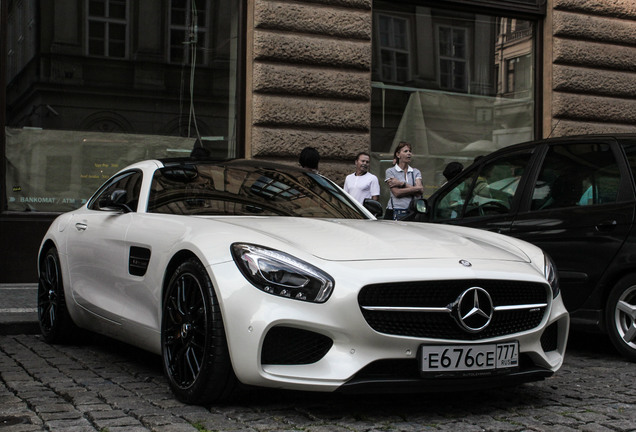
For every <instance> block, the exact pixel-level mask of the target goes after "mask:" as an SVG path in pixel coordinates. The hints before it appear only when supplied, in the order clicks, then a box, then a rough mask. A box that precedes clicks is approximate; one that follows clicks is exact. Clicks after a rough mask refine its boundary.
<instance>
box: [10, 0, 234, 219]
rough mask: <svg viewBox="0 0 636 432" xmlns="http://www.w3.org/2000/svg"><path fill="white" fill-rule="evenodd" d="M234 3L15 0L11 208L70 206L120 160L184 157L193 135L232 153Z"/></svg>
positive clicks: (221, 154)
mask: <svg viewBox="0 0 636 432" xmlns="http://www.w3.org/2000/svg"><path fill="white" fill-rule="evenodd" d="M239 7H240V2H236V1H234V0H169V1H165V2H148V1H145V2H136V1H131V0H71V1H64V2H51V1H43V2H36V1H17V2H11V4H10V5H9V7H8V16H7V36H8V37H7V58H6V61H7V82H6V83H3V85H6V96H7V97H6V101H3V103H6V112H7V129H6V131H4V132H5V134H6V136H7V139H6V157H7V166H8V169H7V178H6V185H7V202H8V210H10V211H17V212H22V211H40V212H60V211H68V210H71V209H74V208H77V207H79V206H80V205H82V203H84V202H85V201H86V199H88V198H89V197H90V196H91V194H92V193H93V192H94V191H95V190H96V189H97V188H98V187H99V186H100V185H101V184H102V183H103V182H104V181H105V180H106V179H107V178H108V177H109V176H110V175H112V174H114V173H115V172H116V171H118V170H120V169H122V168H124V167H125V166H127V165H129V164H131V163H134V162H136V161H139V160H142V159H149V158H165V157H178V156H189V155H190V152H191V151H192V149H193V147H194V146H195V143H196V145H197V146H199V147H203V148H204V149H205V151H207V152H208V153H209V154H210V156H211V157H213V158H217V159H227V158H231V157H237V156H238V146H237V134H240V128H238V127H237V116H238V113H239V112H240V106H239V103H238V100H237V95H238V94H239V92H238V91H237V89H238V86H239V81H238V72H237V71H238V68H237V59H238V47H239V44H238V43H237V41H238V39H239V34H238V31H239V30H238V29H239ZM36 35H37V38H36ZM0 61H4V59H0Z"/></svg>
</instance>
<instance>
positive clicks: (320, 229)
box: [225, 217, 530, 262]
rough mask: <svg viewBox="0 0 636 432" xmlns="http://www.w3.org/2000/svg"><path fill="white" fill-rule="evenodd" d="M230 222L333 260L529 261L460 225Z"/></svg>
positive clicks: (499, 239)
mask: <svg viewBox="0 0 636 432" xmlns="http://www.w3.org/2000/svg"><path fill="white" fill-rule="evenodd" d="M225 222H227V223H230V224H232V225H235V226H240V227H241V228H244V229H245V230H246V231H245V232H246V234H247V231H252V232H258V233H260V234H262V235H264V236H267V237H270V238H275V239H276V240H278V241H280V242H283V243H287V244H290V245H292V246H294V247H296V248H299V249H301V250H304V251H305V252H307V253H310V254H312V255H314V256H316V257H318V258H321V259H324V260H331V261H352V260H355V261H360V260H387V259H431V258H458V259H469V260H470V259H473V260H475V259H490V260H504V261H524V262H529V261H530V259H529V257H528V255H527V254H526V253H524V251H523V250H522V249H520V248H519V247H518V246H517V245H516V244H513V241H512V240H511V239H508V238H507V237H505V236H502V235H499V234H494V233H491V232H488V231H483V230H477V229H473V228H465V227H458V226H448V225H439V224H426V223H415V222H394V221H382V220H377V221H376V220H350V219H311V218H293V217H289V218H288V217H272V218H268V217H259V218H250V217H248V218H231V219H230V220H226V221H225ZM245 238H246V240H247V239H249V238H251V236H250V235H246V236H245ZM517 243H518V242H517Z"/></svg>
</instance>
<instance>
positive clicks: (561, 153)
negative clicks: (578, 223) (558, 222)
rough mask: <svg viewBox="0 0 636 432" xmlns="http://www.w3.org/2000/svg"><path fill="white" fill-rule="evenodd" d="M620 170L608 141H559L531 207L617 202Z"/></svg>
mask: <svg viewBox="0 0 636 432" xmlns="http://www.w3.org/2000/svg"><path fill="white" fill-rule="evenodd" d="M619 185H620V172H619V168H618V164H617V163H616V158H615V157H614V153H613V152H612V150H611V148H610V146H609V145H608V144H587V143H581V144H559V145H553V146H551V147H550V149H549V150H548V153H547V155H546V157H545V160H544V163H543V166H542V168H541V172H540V173H539V177H538V179H537V183H536V184H535V188H534V192H533V196H532V210H542V209H554V208H563V207H574V206H587V205H596V204H606V203H613V202H616V198H617V196H618V191H619Z"/></svg>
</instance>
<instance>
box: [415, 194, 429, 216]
mask: <svg viewBox="0 0 636 432" xmlns="http://www.w3.org/2000/svg"><path fill="white" fill-rule="evenodd" d="M415 211H416V212H417V213H419V214H421V215H425V214H428V202H427V201H426V200H425V199H422V198H420V199H417V200H415Z"/></svg>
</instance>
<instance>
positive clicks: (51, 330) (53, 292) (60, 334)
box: [38, 247, 78, 343]
mask: <svg viewBox="0 0 636 432" xmlns="http://www.w3.org/2000/svg"><path fill="white" fill-rule="evenodd" d="M38 321H39V323H40V331H41V333H42V336H43V337H44V340H45V341H47V342H49V343H70V342H73V341H74V340H75V338H76V337H77V333H78V328H77V327H76V326H75V324H74V323H73V320H72V319H71V316H70V315H69V313H68V309H67V307H66V298H65V296H64V284H63V283H62V271H61V268H60V258H59V255H58V253H57V249H55V248H54V247H51V248H49V249H48V250H47V251H46V252H45V253H44V254H43V255H42V256H41V258H40V277H39V281H38Z"/></svg>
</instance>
